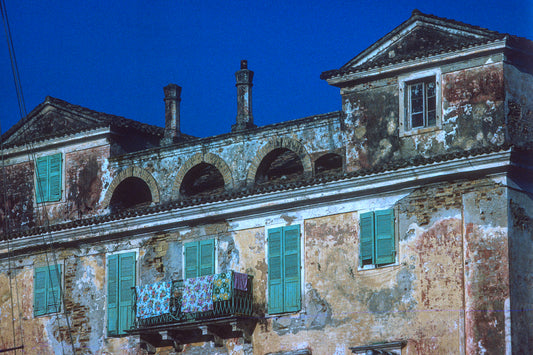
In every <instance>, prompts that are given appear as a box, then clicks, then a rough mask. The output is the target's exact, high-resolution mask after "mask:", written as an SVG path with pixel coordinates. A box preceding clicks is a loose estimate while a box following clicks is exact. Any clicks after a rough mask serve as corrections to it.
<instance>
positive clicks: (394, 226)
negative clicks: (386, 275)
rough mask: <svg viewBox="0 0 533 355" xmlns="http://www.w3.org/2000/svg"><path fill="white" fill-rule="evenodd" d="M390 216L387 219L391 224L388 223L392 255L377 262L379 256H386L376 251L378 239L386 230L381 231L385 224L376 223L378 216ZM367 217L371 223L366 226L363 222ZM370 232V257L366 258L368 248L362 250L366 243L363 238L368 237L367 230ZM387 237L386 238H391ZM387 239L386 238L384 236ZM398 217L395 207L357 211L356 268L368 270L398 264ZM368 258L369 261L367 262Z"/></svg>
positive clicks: (367, 220)
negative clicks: (357, 254)
mask: <svg viewBox="0 0 533 355" xmlns="http://www.w3.org/2000/svg"><path fill="white" fill-rule="evenodd" d="M386 216H390V217H388V218H390V219H389V220H388V221H387V220H385V223H386V222H390V223H391V224H390V225H388V227H389V228H390V231H391V232H392V237H391V238H392V243H391V244H392V245H391V246H392V248H391V253H392V255H391V256H389V257H390V259H389V260H385V261H384V262H379V260H378V259H379V258H380V257H381V258H382V259H381V260H383V259H386V257H387V256H388V255H387V256H384V255H383V254H381V253H379V251H378V242H379V241H380V240H383V239H384V238H383V234H384V233H385V232H386V231H385V232H384V231H383V229H384V227H385V226H386V225H383V224H381V225H378V218H380V220H382V219H381V218H382V217H386ZM369 219H371V224H370V225H369V226H368V225H367V226H364V223H365V222H366V223H368V222H369ZM368 228H370V232H371V234H372V235H371V237H370V238H371V247H370V248H371V251H370V254H371V255H370V259H369V258H368V250H364V249H363V248H364V246H365V244H366V243H368V240H367V241H366V243H365V241H364V239H365V238H369V237H368V236H367V235H366V234H367V232H369V229H368ZM391 238H388V239H391ZM385 239H387V238H385ZM398 239H399V238H398V217H397V211H396V209H395V208H389V209H380V210H372V211H366V212H360V213H359V256H358V269H359V270H368V269H375V268H381V267H387V266H393V265H397V264H398V254H399V253H398ZM366 247H367V248H366V249H368V244H366ZM368 260H370V262H368Z"/></svg>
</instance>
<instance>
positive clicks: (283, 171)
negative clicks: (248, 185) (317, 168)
mask: <svg viewBox="0 0 533 355" xmlns="http://www.w3.org/2000/svg"><path fill="white" fill-rule="evenodd" d="M303 172H304V168H303V165H302V162H301V160H300V157H299V156H298V155H296V153H294V152H293V151H292V150H289V149H286V148H277V149H274V150H273V151H271V152H270V153H268V154H267V155H266V156H265V157H264V158H263V160H262V161H261V164H260V165H259V168H257V173H256V175H255V182H256V184H264V183H268V182H276V181H279V180H294V179H297V178H298V177H300V176H302V175H303Z"/></svg>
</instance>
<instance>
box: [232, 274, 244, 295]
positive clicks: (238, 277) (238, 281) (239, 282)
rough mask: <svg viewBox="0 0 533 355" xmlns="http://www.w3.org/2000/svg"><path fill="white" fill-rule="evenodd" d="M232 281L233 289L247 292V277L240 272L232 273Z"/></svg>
mask: <svg viewBox="0 0 533 355" xmlns="http://www.w3.org/2000/svg"><path fill="white" fill-rule="evenodd" d="M233 280H234V282H235V285H234V287H235V289H237V290H241V291H248V275H247V274H241V273H240V272H234V273H233Z"/></svg>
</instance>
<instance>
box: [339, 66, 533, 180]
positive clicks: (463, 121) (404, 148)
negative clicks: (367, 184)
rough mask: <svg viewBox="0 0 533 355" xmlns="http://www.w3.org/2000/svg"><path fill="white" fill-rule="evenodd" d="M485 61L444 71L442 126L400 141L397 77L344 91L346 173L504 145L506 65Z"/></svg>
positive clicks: (408, 136) (374, 81)
mask: <svg viewBox="0 0 533 355" xmlns="http://www.w3.org/2000/svg"><path fill="white" fill-rule="evenodd" d="M487 63H488V64H480V63H479V62H477V61H475V62H474V61H473V62H472V63H468V62H466V63H459V64H456V65H453V66H448V67H446V68H445V71H443V73H442V77H441V81H442V83H441V84H442V85H441V88H442V91H441V95H442V126H441V127H440V128H438V129H429V130H422V131H421V132H420V133H417V134H409V135H405V136H402V137H400V136H399V133H398V132H399V128H398V124H399V119H400V115H399V100H403V98H400V97H399V94H398V85H399V84H398V80H397V78H396V77H391V78H385V79H377V80H373V81H369V82H366V83H362V84H357V85H354V86H351V87H345V88H343V89H342V90H341V94H342V103H343V111H344V112H345V114H346V119H345V121H344V122H345V130H346V162H347V169H348V170H358V169H365V168H371V167H376V166H382V165H386V164H388V163H390V162H391V161H396V160H399V159H410V158H413V157H416V156H425V157H429V156H435V155H442V154H445V153H447V152H450V151H458V150H465V149H466V150H469V149H473V148H479V147H486V146H499V145H502V144H503V143H505V142H506V141H507V138H506V121H505V114H504V112H505V85H504V74H503V63H502V62H501V61H500V62H499V63H492V61H491V60H487ZM530 86H531V85H530ZM376 103H379V104H376Z"/></svg>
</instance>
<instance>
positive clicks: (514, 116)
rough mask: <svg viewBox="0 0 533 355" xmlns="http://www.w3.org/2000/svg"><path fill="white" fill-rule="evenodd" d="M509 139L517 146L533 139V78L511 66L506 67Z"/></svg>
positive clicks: (529, 73) (529, 142)
mask: <svg viewBox="0 0 533 355" xmlns="http://www.w3.org/2000/svg"><path fill="white" fill-rule="evenodd" d="M504 75H505V88H506V108H505V109H506V115H507V122H508V126H509V128H508V130H509V133H508V134H509V139H510V141H511V142H512V143H513V144H516V145H525V144H526V145H527V144H531V141H532V139H533V76H532V75H531V72H526V71H521V70H520V69H518V68H516V67H514V66H513V65H511V64H506V65H505V66H504Z"/></svg>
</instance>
